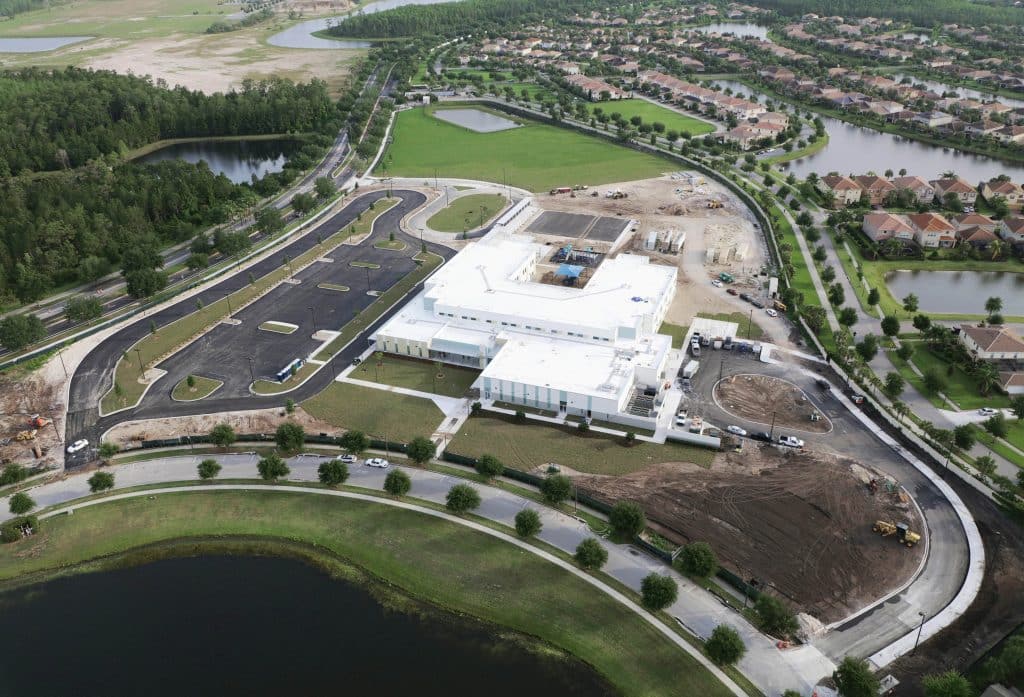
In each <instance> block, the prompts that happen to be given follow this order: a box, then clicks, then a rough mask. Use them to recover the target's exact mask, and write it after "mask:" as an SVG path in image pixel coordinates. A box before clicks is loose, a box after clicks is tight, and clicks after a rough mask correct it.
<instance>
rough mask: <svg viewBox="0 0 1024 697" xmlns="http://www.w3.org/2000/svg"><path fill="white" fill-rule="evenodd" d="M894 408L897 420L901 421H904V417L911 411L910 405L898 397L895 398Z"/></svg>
mask: <svg viewBox="0 0 1024 697" xmlns="http://www.w3.org/2000/svg"><path fill="white" fill-rule="evenodd" d="M892 410H893V411H894V412H896V420H897V421H899V422H900V423H903V419H904V418H905V417H906V416H907V414H909V413H910V407H909V406H907V403H906V402H903V401H900V400H898V399H895V400H893V402H892Z"/></svg>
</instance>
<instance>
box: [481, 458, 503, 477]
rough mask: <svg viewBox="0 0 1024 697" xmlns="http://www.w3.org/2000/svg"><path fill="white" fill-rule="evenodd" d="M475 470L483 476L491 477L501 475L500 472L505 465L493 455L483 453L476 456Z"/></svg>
mask: <svg viewBox="0 0 1024 697" xmlns="http://www.w3.org/2000/svg"><path fill="white" fill-rule="evenodd" d="M476 471H477V472H479V473H480V475H481V476H483V477H487V478H488V479H493V478H494V477H500V476H501V473H502V472H504V471H505V465H503V464H501V460H499V459H498V458H496V457H494V455H487V454H484V455H481V456H480V457H479V458H477V461H476Z"/></svg>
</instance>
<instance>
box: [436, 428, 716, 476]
mask: <svg viewBox="0 0 1024 697" xmlns="http://www.w3.org/2000/svg"><path fill="white" fill-rule="evenodd" d="M618 428H621V429H623V430H626V427H624V426H618ZM448 450H449V451H451V452H453V453H458V454H459V455H466V456H469V457H479V456H480V455H483V454H485V453H489V454H494V455H497V456H498V457H499V458H500V459H501V460H502V462H504V463H505V464H506V465H508V466H509V467H513V468H515V469H519V470H524V471H529V470H532V469H534V468H535V467H539V466H541V465H546V464H547V463H550V462H555V463H558V464H559V465H562V466H565V467H570V468H572V469H574V470H577V471H579V472H587V473H589V474H610V475H619V474H628V473H630V472H635V471H637V470H639V469H642V468H643V467H646V466H647V465H653V464H658V463H662V462H692V463H694V464H698V465H702V466H704V467H707V466H709V465H710V464H711V460H712V459H713V458H714V456H715V453H714V452H713V451H711V450H705V449H703V448H696V447H692V446H687V445H678V444H674V443H666V444H664V445H659V444H657V443H642V442H639V441H637V442H636V443H635V444H634V445H632V446H627V445H625V444H624V442H623V439H622V438H621V437H615V436H607V435H603V434H597V433H594V432H590V433H588V434H587V435H585V436H584V435H577V433H575V432H574V431H570V430H568V429H565V428H562V427H559V426H554V425H550V426H549V425H541V424H536V423H534V424H516V423H512V422H511V421H508V420H507V419H505V418H500V417H494V416H489V415H486V414H485V415H483V416H478V417H474V418H471V419H470V420H469V421H467V422H466V424H465V425H464V426H463V427H462V428H461V429H459V432H458V433H457V434H456V436H455V439H454V440H453V441H452V442H451V444H450V445H449V446H448Z"/></svg>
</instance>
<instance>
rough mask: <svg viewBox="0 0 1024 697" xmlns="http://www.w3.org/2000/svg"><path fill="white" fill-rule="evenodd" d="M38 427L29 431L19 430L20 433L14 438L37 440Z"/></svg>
mask: <svg viewBox="0 0 1024 697" xmlns="http://www.w3.org/2000/svg"><path fill="white" fill-rule="evenodd" d="M36 432H37V429H35V428H33V429H31V430H29V431H18V435H16V436H14V440H20V441H24V440H35V437H36Z"/></svg>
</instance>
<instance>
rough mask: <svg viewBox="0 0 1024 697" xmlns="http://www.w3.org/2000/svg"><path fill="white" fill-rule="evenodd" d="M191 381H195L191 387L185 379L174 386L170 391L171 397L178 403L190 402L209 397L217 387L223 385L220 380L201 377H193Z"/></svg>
mask: <svg viewBox="0 0 1024 697" xmlns="http://www.w3.org/2000/svg"><path fill="white" fill-rule="evenodd" d="M192 379H193V380H194V381H195V385H194V386H193V387H189V386H188V378H185V379H184V380H182V381H181V382H179V383H178V384H177V385H175V386H174V389H173V390H172V391H171V397H173V398H174V399H176V400H178V401H179V402H192V401H195V400H197V399H203V398H204V397H209V396H210V395H211V394H213V393H214V392H215V391H216V390H217V388H218V387H220V386H221V385H223V384H224V383H223V382H221V381H220V380H214V379H212V378H204V377H203V376H202V375H193V376H192Z"/></svg>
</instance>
